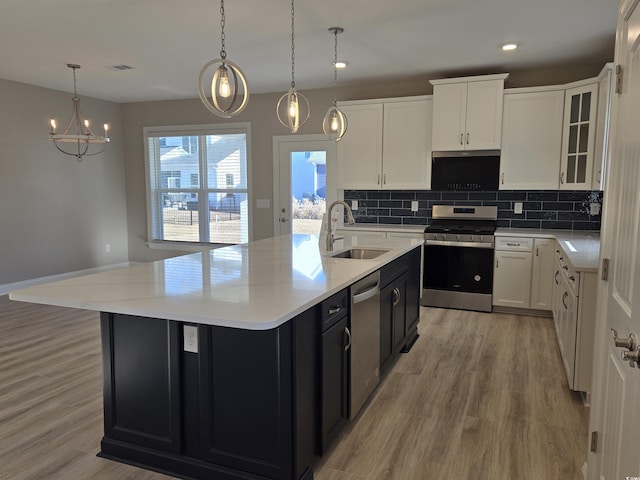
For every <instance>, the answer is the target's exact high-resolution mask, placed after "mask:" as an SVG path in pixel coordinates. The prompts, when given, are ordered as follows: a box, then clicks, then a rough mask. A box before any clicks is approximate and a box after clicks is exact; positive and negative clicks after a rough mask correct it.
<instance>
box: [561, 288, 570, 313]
mask: <svg viewBox="0 0 640 480" xmlns="http://www.w3.org/2000/svg"><path fill="white" fill-rule="evenodd" d="M568 296H569V293H568V292H564V293H563V294H562V305H563V306H564V309H565V310H568V309H569V307H567V304H566V303H564V299H565V298H567V297H568Z"/></svg>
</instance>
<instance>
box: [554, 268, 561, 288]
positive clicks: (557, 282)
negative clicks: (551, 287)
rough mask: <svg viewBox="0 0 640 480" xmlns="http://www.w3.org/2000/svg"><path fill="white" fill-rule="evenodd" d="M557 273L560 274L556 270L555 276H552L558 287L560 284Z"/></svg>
mask: <svg viewBox="0 0 640 480" xmlns="http://www.w3.org/2000/svg"><path fill="white" fill-rule="evenodd" d="M559 273H560V270H556V274H555V275H554V276H553V279H554V280H555V281H556V285H560V282H559V281H558V274H559Z"/></svg>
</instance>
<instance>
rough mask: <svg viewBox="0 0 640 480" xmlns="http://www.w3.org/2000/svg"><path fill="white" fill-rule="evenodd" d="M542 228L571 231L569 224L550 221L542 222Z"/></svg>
mask: <svg viewBox="0 0 640 480" xmlns="http://www.w3.org/2000/svg"><path fill="white" fill-rule="evenodd" d="M542 228H549V229H552V230H571V222H555V221H552V220H549V221H543V222H542Z"/></svg>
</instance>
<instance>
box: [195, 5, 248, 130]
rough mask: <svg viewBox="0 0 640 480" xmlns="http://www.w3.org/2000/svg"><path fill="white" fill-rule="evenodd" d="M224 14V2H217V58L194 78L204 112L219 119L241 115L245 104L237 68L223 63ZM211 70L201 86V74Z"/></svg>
mask: <svg viewBox="0 0 640 480" xmlns="http://www.w3.org/2000/svg"><path fill="white" fill-rule="evenodd" d="M225 21H226V18H225V14H224V0H220V27H221V30H222V33H221V35H220V40H221V44H222V48H221V49H220V58H216V59H215V60H211V61H210V62H208V63H206V64H205V65H204V67H202V70H200V76H199V77H198V93H199V95H200V100H202V103H203V104H204V106H205V107H207V109H208V110H209V111H210V112H211V113H213V114H214V115H217V116H218V117H222V118H231V117H234V116H236V115H238V114H239V113H240V112H242V111H243V110H244V109H245V107H246V106H247V103H249V85H248V84H247V79H246V78H245V76H244V73H242V70H240V67H238V65H236V64H235V63H233V62H230V61H229V60H227V52H226V50H225V44H224V41H225V36H224V27H225ZM211 67H215V70H214V72H213V79H212V80H211V83H210V84H206V85H205V75H206V74H207V72H208V70H209V69H210V68H211ZM207 88H208V89H209V91H210V92H211V100H209V98H208V97H207Z"/></svg>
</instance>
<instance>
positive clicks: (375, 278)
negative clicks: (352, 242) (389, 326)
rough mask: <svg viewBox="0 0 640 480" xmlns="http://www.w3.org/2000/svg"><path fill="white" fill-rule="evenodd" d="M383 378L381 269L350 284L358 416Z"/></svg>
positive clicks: (353, 407)
mask: <svg viewBox="0 0 640 480" xmlns="http://www.w3.org/2000/svg"><path fill="white" fill-rule="evenodd" d="M379 382H380V272H375V273H372V274H371V275H368V276H367V277H365V278H363V279H362V280H360V281H358V282H356V283H354V284H353V285H352V286H351V383H350V385H351V388H350V396H349V398H350V408H349V418H350V419H351V418H355V417H356V415H358V412H359V411H360V409H361V408H362V405H363V404H364V403H365V402H366V401H367V398H369V395H371V392H373V390H374V389H375V388H376V386H377V385H378V383H379Z"/></svg>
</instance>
